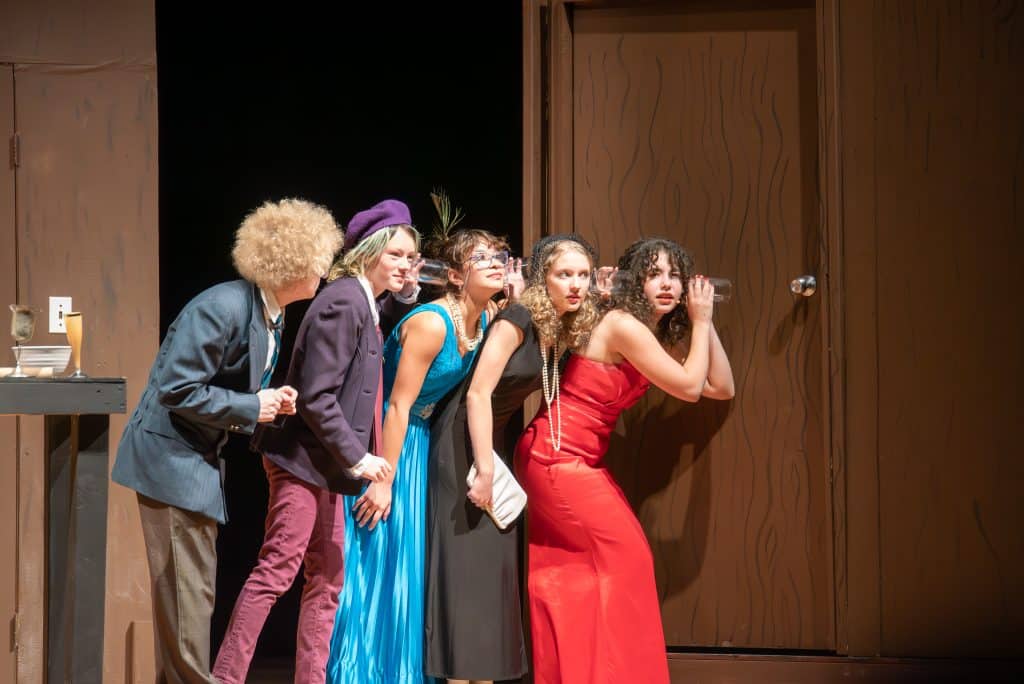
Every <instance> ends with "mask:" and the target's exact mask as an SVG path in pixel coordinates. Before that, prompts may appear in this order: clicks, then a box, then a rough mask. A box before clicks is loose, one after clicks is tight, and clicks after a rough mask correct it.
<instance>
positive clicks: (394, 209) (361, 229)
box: [345, 199, 412, 251]
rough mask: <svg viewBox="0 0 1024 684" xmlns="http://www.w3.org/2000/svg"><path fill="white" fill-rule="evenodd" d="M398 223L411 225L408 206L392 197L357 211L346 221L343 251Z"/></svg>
mask: <svg viewBox="0 0 1024 684" xmlns="http://www.w3.org/2000/svg"><path fill="white" fill-rule="evenodd" d="M399 224H406V225H412V218H410V216H409V207H407V206H405V203H404V202H399V201H398V200H394V199H386V200H384V201H383V202H379V203H377V204H375V205H373V206H372V207H370V208H369V209H366V210H365V211H361V212H359V213H358V214H356V215H355V216H353V217H352V220H351V221H349V222H348V228H346V229H345V251H348V250H350V249H352V248H353V247H355V246H356V245H357V244H359V243H360V242H362V240H363V239H364V238H368V237H370V236H371V235H373V234H374V233H376V232H377V231H378V230H380V229H381V228H387V227H388V226H397V225H399Z"/></svg>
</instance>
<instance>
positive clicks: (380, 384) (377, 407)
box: [373, 325, 384, 456]
mask: <svg viewBox="0 0 1024 684" xmlns="http://www.w3.org/2000/svg"><path fill="white" fill-rule="evenodd" d="M377 339H379V340H380V341H381V372H380V373H378V374H377V400H376V402H375V403H374V406H373V453H374V454H375V455H377V456H380V455H381V453H380V452H381V449H382V447H383V446H384V435H383V434H382V432H381V431H382V429H383V425H382V424H383V416H384V368H383V365H384V359H383V357H384V353H383V351H384V338H383V337H382V336H381V334H380V326H379V325H378V326H377Z"/></svg>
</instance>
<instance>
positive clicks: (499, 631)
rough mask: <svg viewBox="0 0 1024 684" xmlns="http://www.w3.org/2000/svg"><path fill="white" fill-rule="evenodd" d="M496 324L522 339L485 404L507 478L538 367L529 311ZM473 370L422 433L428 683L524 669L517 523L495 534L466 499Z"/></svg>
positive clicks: (516, 307)
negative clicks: (425, 444) (426, 436)
mask: <svg viewBox="0 0 1024 684" xmlns="http://www.w3.org/2000/svg"><path fill="white" fill-rule="evenodd" d="M501 320H505V321H508V322H510V323H512V324H513V325H515V326H516V327H518V328H520V329H521V330H522V331H523V342H522V344H521V345H520V346H519V348H517V349H516V350H515V351H514V352H513V353H512V356H511V357H510V358H509V361H508V364H507V365H506V366H505V370H504V371H502V374H501V379H500V380H499V381H498V384H497V386H496V387H495V389H494V394H493V395H492V398H491V407H492V412H493V416H494V449H495V451H497V452H498V455H499V456H501V457H502V459H503V460H504V461H505V463H506V465H508V467H509V469H510V470H512V471H513V472H514V471H515V470H514V468H513V465H512V452H513V450H514V448H515V443H516V440H517V439H518V437H519V435H520V433H521V432H522V430H521V428H520V425H519V421H513V422H512V425H510V424H509V423H510V421H511V419H512V418H513V417H514V416H515V415H516V413H517V412H518V411H519V409H521V408H522V406H523V402H524V401H525V400H526V397H527V396H529V395H530V394H531V393H533V392H534V391H536V390H538V389H540V388H541V377H540V373H541V360H540V349H539V346H538V343H537V333H536V330H535V328H534V327H533V322H532V320H531V318H530V312H529V311H528V310H527V309H526V308H525V307H523V306H522V305H520V304H512V305H511V306H509V308H507V309H506V310H505V311H503V312H501V313H500V314H499V315H498V316H497V318H495V322H497V321H501ZM490 327H493V324H492V325H491V326H489V328H490ZM484 344H487V341H486V339H485V340H484ZM481 355H482V350H481V352H480V353H478V354H477V362H478V361H479V359H480V357H481ZM474 370H475V364H474V369H473V370H471V371H470V372H469V375H467V376H466V380H465V381H464V382H463V383H462V385H461V386H460V387H459V388H458V389H457V390H456V391H455V393H454V394H453V395H452V396H451V397H450V398H449V400H448V403H447V405H446V406H445V408H444V410H443V411H442V412H441V414H440V415H439V416H438V417H437V420H436V422H435V423H434V425H433V427H432V430H431V436H430V461H429V465H428V476H427V477H428V480H427V482H428V484H427V501H428V503H427V571H426V606H425V608H426V610H425V615H426V630H425V631H426V650H425V654H424V667H425V669H426V674H428V675H430V676H432V677H440V678H448V679H489V680H496V681H500V680H508V679H519V678H520V677H522V676H523V675H524V674H525V673H526V672H527V669H528V660H527V656H526V647H525V644H524V640H523V621H522V603H521V592H520V586H519V580H520V572H521V564H520V553H521V551H520V549H521V544H520V528H521V525H522V520H523V517H524V516H520V518H519V520H517V521H516V522H515V523H513V524H512V525H510V526H509V528H508V529H506V530H500V529H498V527H497V526H496V525H495V524H494V522H493V521H492V520H491V518H490V517H489V516H488V515H487V514H486V513H484V512H483V511H481V510H480V509H479V508H477V507H476V506H474V505H473V503H472V502H471V501H470V500H469V499H467V498H466V492H467V491H468V488H467V486H466V475H467V474H468V473H469V468H470V466H471V465H472V464H473V449H472V445H471V442H470V437H469V426H468V424H467V421H466V391H467V390H468V389H469V385H470V382H472V379H473V371H474Z"/></svg>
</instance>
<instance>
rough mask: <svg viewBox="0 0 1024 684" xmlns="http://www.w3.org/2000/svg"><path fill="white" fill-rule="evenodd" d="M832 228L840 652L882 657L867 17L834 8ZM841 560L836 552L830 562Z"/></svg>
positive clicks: (855, 8)
mask: <svg viewBox="0 0 1024 684" xmlns="http://www.w3.org/2000/svg"><path fill="white" fill-rule="evenodd" d="M837 12H838V15H839V16H838V18H837V21H836V23H837V33H838V37H837V40H836V43H837V45H836V57H835V59H836V69H837V71H838V74H837V81H838V85H837V91H838V96H837V101H838V104H837V121H836V127H837V129H838V130H837V132H836V139H837V144H836V147H837V150H836V153H837V155H838V156H839V159H838V166H839V169H838V183H839V187H838V188H837V190H836V191H835V193H834V194H835V196H836V198H837V199H836V201H837V205H836V206H835V207H834V210H835V211H836V212H837V213H838V216H837V221H838V222H839V224H840V226H839V228H840V235H841V236H842V242H841V248H840V250H839V254H837V255H835V256H837V257H838V258H839V259H841V262H842V272H841V273H838V274H837V277H838V278H839V280H838V281H837V282H838V283H839V285H840V286H839V287H838V288H837V289H838V294H839V297H840V298H841V300H840V301H841V306H840V308H839V311H840V312H841V314H840V315H841V318H842V329H841V330H840V331H839V334H840V335H841V336H842V344H843V356H842V358H841V359H840V363H839V368H840V369H841V375H842V378H841V384H840V385H836V386H834V389H838V390H839V391H840V392H841V395H840V399H839V402H840V404H841V405H842V406H843V408H842V411H841V415H842V417H843V419H842V424H843V425H844V431H843V435H842V436H841V437H840V438H841V439H843V442H842V443H841V444H840V448H845V450H846V459H845V465H846V471H845V474H846V491H845V500H846V514H847V515H846V525H847V529H846V532H847V535H846V544H847V546H846V549H845V556H846V575H847V582H848V586H847V602H848V607H849V611H848V613H847V621H846V630H847V636H848V649H847V650H848V652H849V654H850V655H853V656H873V655H878V654H879V653H880V652H881V599H880V591H881V589H880V586H879V574H878V572H879V529H878V528H879V525H878V411H877V409H878V382H879V379H878V346H877V342H878V327H877V321H878V309H877V304H878V301H877V292H876V285H877V283H876V278H875V269H876V262H875V258H876V252H877V249H876V243H877V238H878V236H877V230H876V217H877V211H876V207H875V194H874V190H875V179H874V175H873V172H874V168H875V144H874V134H875V128H874V126H875V120H874V117H873V111H874V106H875V86H874V76H875V71H874V68H873V64H874V61H873V60H874V13H873V9H872V5H871V4H869V3H866V2H856V3H850V2H837ZM839 553H842V551H838V552H837V554H839Z"/></svg>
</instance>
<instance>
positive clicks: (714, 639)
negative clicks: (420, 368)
mask: <svg viewBox="0 0 1024 684" xmlns="http://www.w3.org/2000/svg"><path fill="white" fill-rule="evenodd" d="M775 4H776V5H779V3H775ZM782 4H783V5H785V6H782V7H779V6H776V7H774V8H771V9H764V8H763V6H762V5H760V4H758V9H744V8H745V7H748V6H749V5H750V3H746V4H745V5H744V6H743V7H732V8H730V7H727V6H723V5H724V3H717V4H715V5H714V9H713V10H710V11H708V10H701V9H694V7H693V5H692V3H688V4H682V5H681V6H680V7H679V8H672V7H668V8H666V7H665V6H664V5H659V6H656V7H639V8H627V9H614V8H612V9H609V8H607V7H602V8H592V9H587V8H586V6H585V5H577V6H575V8H574V10H573V11H572V12H571V15H568V18H569V19H571V23H567V25H568V26H571V29H570V30H571V38H570V44H571V51H567V54H564V55H562V56H561V57H559V56H558V55H557V54H556V55H555V56H554V57H553V59H555V60H558V59H562V60H563V62H564V61H565V60H571V70H569V69H566V74H567V76H566V77H565V79H564V80H565V81H568V80H569V78H570V77H568V74H569V73H571V86H569V85H568V84H567V83H566V84H564V86H563V87H571V92H572V99H571V164H569V166H570V167H571V168H569V170H568V173H569V174H571V201H570V202H569V204H568V208H567V210H566V211H568V212H571V217H572V218H571V220H572V225H573V227H574V229H575V230H576V231H578V232H579V233H581V234H583V235H584V236H586V237H587V238H588V239H590V240H593V242H594V243H595V244H596V245H597V247H598V248H599V250H600V254H601V259H602V262H603V263H608V264H610V263H613V261H614V260H615V259H617V257H618V255H619V254H621V253H622V251H623V249H624V248H625V247H626V246H627V245H628V244H629V243H631V242H632V241H633V240H635V239H637V238H639V237H641V236H666V237H670V238H672V239H674V240H677V241H678V242H680V243H681V244H683V245H684V246H685V247H687V248H688V249H689V250H690V251H691V252H692V253H693V255H694V256H695V258H696V261H697V264H698V271H699V272H702V273H705V274H711V275H718V276H725V277H728V278H730V279H732V280H733V282H734V295H733V301H732V302H730V303H728V304H723V305H721V306H720V307H719V308H718V310H717V312H716V314H715V319H716V325H717V326H718V329H719V331H720V333H721V335H722V338H723V340H724V343H725V346H726V348H727V350H728V352H729V355H730V358H731V360H732V364H733V369H734V372H735V377H736V387H737V395H736V398H735V399H734V400H733V401H731V402H716V401H709V400H704V401H701V402H700V403H698V404H696V405H689V404H684V403H682V402H679V401H676V400H674V399H668V398H666V397H665V395H664V394H663V393H661V392H660V391H656V390H652V391H651V392H649V393H648V395H647V397H646V398H645V399H644V400H643V401H641V402H640V404H639V405H638V406H636V407H635V408H634V409H633V410H632V411H630V412H629V413H628V414H627V415H626V416H625V417H624V420H623V422H622V425H621V426H620V429H619V430H618V431H617V432H616V437H615V439H614V441H613V445H612V449H611V453H610V455H609V459H610V461H609V462H610V465H611V467H612V468H613V470H614V472H615V474H616V477H617V478H618V479H619V481H620V482H621V483H622V485H623V487H624V489H625V490H626V492H627V494H628V495H629V497H630V500H631V501H632V503H633V504H634V506H635V509H636V511H637V513H638V515H639V517H640V519H641V521H642V522H643V524H644V528H645V529H646V531H647V535H648V538H649V540H650V543H651V548H652V550H653V552H654V556H655V565H656V572H657V578H658V589H659V593H660V596H661V601H662V612H663V618H664V626H665V636H666V641H667V643H668V645H669V646H670V647H672V646H686V647H698V648H699V647H737V648H754V649H777V648H778V649H808V650H834V649H835V629H834V617H833V616H834V610H833V580H832V578H833V573H832V551H833V543H832V524H831V517H832V513H831V511H832V505H831V495H830V480H829V467H828V456H827V449H826V446H827V441H826V439H827V434H828V425H827V416H828V411H827V406H828V396H827V383H826V382H825V374H824V373H823V363H824V359H823V342H822V340H823V330H824V327H823V323H824V321H823V306H822V304H823V298H822V294H821V292H820V291H819V294H817V295H815V296H812V297H809V298H803V297H795V296H794V295H793V294H791V293H790V291H789V289H788V284H789V282H790V281H791V280H792V279H793V278H795V277H796V276H799V275H802V274H811V275H815V276H816V277H817V278H818V281H819V286H820V287H823V286H824V280H825V278H824V274H823V273H822V272H821V265H822V264H824V263H827V262H826V261H825V259H824V257H825V254H824V247H823V241H822V237H821V236H822V232H821V230H820V229H819V216H818V214H819V198H818V194H817V189H816V188H817V184H816V173H817V156H818V153H817V136H818V121H817V119H818V117H817V94H816V48H815V13H814V7H813V4H808V5H807V7H792V6H791V5H792V3H782ZM556 7H557V5H556ZM555 20H556V21H557V17H555ZM553 30H557V26H555V27H554V29H553ZM563 44H564V43H563ZM569 53H571V54H569ZM556 71H557V68H556ZM552 102H553V105H552V106H553V107H555V108H557V107H558V106H559V104H558V98H557V96H555V97H553V100H552ZM552 116H553V117H558V116H559V113H558V112H557V111H553V112H552ZM554 135H555V139H553V140H552V141H551V145H552V147H553V149H554V150H555V151H554V154H553V159H554V160H555V161H554V163H553V164H552V170H551V172H552V173H556V174H557V173H561V172H562V171H560V170H559V164H558V161H557V160H558V151H557V150H558V148H559V146H564V145H566V144H567V142H568V141H567V140H560V139H558V137H557V136H558V129H557V128H556V130H555V134H554ZM567 155H568V153H567ZM563 166H565V165H564V164H563ZM566 185H568V184H567V183H566ZM553 187H555V188H556V194H557V188H558V184H557V183H554V184H553ZM558 201H559V198H558V197H557V196H553V197H552V202H553V203H555V204H557V203H558ZM554 215H555V216H556V217H557V207H556V213H555V214H554ZM549 228H550V227H549Z"/></svg>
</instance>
